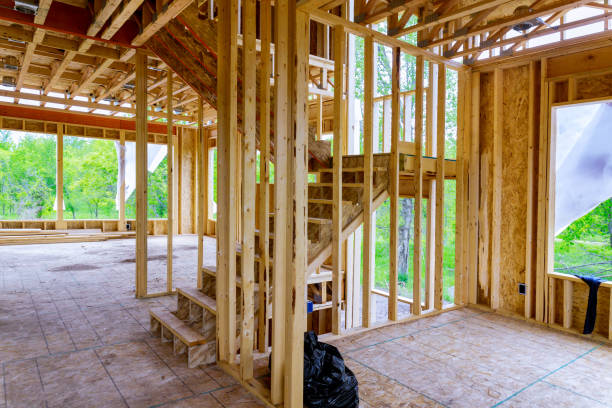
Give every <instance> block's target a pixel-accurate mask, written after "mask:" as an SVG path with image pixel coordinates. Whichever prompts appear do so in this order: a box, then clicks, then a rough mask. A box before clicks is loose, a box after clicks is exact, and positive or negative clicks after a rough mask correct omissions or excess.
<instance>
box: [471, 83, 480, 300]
mask: <svg viewBox="0 0 612 408" xmlns="http://www.w3.org/2000/svg"><path fill="white" fill-rule="evenodd" d="M470 75H471V76H472V81H471V82H472V83H471V89H470V90H469V92H471V93H472V101H471V107H470V108H471V111H470V112H471V115H470V118H469V120H470V121H471V128H470V131H471V133H470V135H469V137H470V139H471V140H470V153H469V155H470V165H469V191H468V196H469V197H468V200H469V205H468V212H469V215H468V217H469V224H468V235H469V237H468V245H469V250H468V251H469V252H468V303H469V304H473V305H475V304H477V303H478V212H479V211H478V209H479V199H478V197H479V196H480V176H479V174H480V72H474V73H472V74H470Z"/></svg>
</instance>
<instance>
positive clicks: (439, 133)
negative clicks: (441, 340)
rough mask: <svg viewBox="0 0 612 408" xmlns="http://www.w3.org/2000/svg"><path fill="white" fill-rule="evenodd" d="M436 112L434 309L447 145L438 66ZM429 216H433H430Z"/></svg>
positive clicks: (442, 72) (438, 305) (440, 273)
mask: <svg viewBox="0 0 612 408" xmlns="http://www.w3.org/2000/svg"><path fill="white" fill-rule="evenodd" d="M437 80H438V95H437V97H438V98H437V105H436V107H437V112H436V121H437V122H436V126H437V130H436V143H437V146H436V157H437V159H436V164H437V166H436V167H437V168H436V215H435V217H436V234H435V237H436V243H435V247H436V265H435V278H434V308H435V309H436V310H442V307H443V305H444V296H443V295H444V293H443V291H444V155H445V152H444V151H445V143H446V132H445V127H446V115H445V113H446V69H445V67H444V66H443V65H441V66H438V78H437ZM428 216H431V215H429V214H428Z"/></svg>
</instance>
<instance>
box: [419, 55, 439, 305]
mask: <svg viewBox="0 0 612 408" xmlns="http://www.w3.org/2000/svg"><path fill="white" fill-rule="evenodd" d="M428 66H429V79H428V87H427V92H426V95H425V101H426V104H425V142H424V143H425V144H424V149H422V151H423V150H424V151H425V156H429V157H435V156H436V155H437V150H436V148H437V146H438V145H437V143H436V141H437V132H438V126H437V125H436V117H437V114H438V108H437V106H438V105H437V104H438V71H439V70H438V64H434V63H432V62H429V64H428ZM423 183H427V184H428V190H429V197H428V199H427V204H426V205H427V210H426V214H427V218H426V220H425V222H426V225H425V282H424V283H423V284H424V286H425V309H427V310H429V309H430V308H431V307H432V306H433V304H434V297H435V291H434V289H435V275H436V248H435V246H436V245H435V243H436V217H435V213H436V180H435V179H434V180H431V179H430V180H423Z"/></svg>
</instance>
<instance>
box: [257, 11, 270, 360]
mask: <svg viewBox="0 0 612 408" xmlns="http://www.w3.org/2000/svg"><path fill="white" fill-rule="evenodd" d="M271 7H272V6H271V0H261V1H260V3H259V10H260V12H259V32H260V44H261V52H260V67H259V74H260V79H259V152H260V156H259V255H260V257H261V261H260V262H259V313H258V323H259V328H258V333H257V334H258V339H257V344H258V349H259V352H261V353H263V352H265V351H266V350H267V344H268V318H267V312H266V310H267V309H268V305H267V303H268V299H269V296H268V293H269V290H270V245H269V244H268V243H269V241H270V222H269V205H270V40H271V34H272V33H271V25H272V8H271Z"/></svg>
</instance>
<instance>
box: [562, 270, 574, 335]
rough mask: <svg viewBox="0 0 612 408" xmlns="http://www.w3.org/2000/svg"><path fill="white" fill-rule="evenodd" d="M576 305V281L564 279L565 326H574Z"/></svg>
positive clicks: (567, 327)
mask: <svg viewBox="0 0 612 408" xmlns="http://www.w3.org/2000/svg"><path fill="white" fill-rule="evenodd" d="M573 306H574V282H572V281H569V280H564V281H563V327H564V328H566V329H569V328H570V327H572V308H573Z"/></svg>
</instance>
